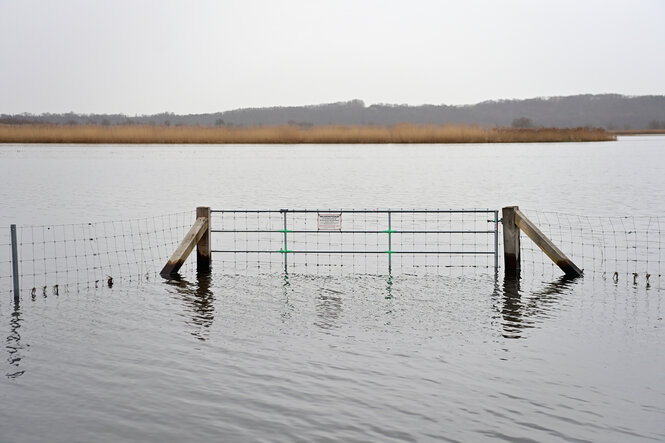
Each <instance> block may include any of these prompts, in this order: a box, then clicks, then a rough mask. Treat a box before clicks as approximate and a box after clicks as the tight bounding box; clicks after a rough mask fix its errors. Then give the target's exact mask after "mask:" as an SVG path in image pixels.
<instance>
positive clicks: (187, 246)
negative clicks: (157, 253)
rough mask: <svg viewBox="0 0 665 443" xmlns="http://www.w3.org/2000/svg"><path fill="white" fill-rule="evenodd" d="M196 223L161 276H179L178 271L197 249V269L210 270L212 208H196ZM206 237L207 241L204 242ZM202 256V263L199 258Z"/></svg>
mask: <svg viewBox="0 0 665 443" xmlns="http://www.w3.org/2000/svg"><path fill="white" fill-rule="evenodd" d="M196 216H197V217H196V221H195V222H194V225H193V226H192V227H191V229H190V230H189V232H188V233H187V235H185V238H183V239H182V241H181V242H180V244H179V245H178V247H177V248H176V250H175V252H174V253H173V255H171V258H169V261H168V262H167V263H166V265H165V266H164V268H163V269H162V270H161V272H160V273H159V275H161V276H162V277H164V278H170V277H171V276H174V275H177V274H178V271H179V270H180V268H181V267H182V265H183V264H184V263H185V260H187V257H189V254H190V253H191V252H192V249H194V245H199V246H198V247H197V269H198V270H201V269H202V268H203V269H204V270H209V269H210V208H208V207H199V208H196ZM204 237H205V241H202V240H203V239H204ZM199 256H201V257H202V258H201V261H199V259H198V257H199Z"/></svg>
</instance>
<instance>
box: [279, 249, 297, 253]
mask: <svg viewBox="0 0 665 443" xmlns="http://www.w3.org/2000/svg"><path fill="white" fill-rule="evenodd" d="M277 252H281V253H282V254H286V253H288V252H293V251H291V250H290V249H280V250H279V251H277Z"/></svg>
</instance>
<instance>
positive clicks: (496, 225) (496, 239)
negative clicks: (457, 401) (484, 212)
mask: <svg viewBox="0 0 665 443" xmlns="http://www.w3.org/2000/svg"><path fill="white" fill-rule="evenodd" d="M498 269H499V211H494V272H496V271H497V270H498Z"/></svg>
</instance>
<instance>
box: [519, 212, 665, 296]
mask: <svg viewBox="0 0 665 443" xmlns="http://www.w3.org/2000/svg"><path fill="white" fill-rule="evenodd" d="M522 212H524V214H525V215H526V216H527V217H528V218H529V220H531V221H532V222H533V223H534V224H535V225H536V226H538V228H539V229H540V230H541V231H542V232H543V233H544V234H545V235H546V236H547V237H548V238H549V239H550V240H552V242H553V243H554V244H555V245H557V246H558V247H559V249H561V250H562V251H563V252H564V253H565V254H566V255H567V256H568V257H569V258H570V259H571V260H572V261H573V262H574V263H575V264H576V265H577V266H578V267H579V268H581V269H583V270H584V275H585V276H600V277H603V278H608V279H613V280H615V281H620V280H624V281H630V282H632V283H635V284H638V283H641V284H650V283H656V282H658V284H660V282H661V280H663V277H664V275H663V274H664V273H665V269H663V259H664V258H665V253H664V252H663V247H664V246H665V233H664V232H663V227H665V216H611V217H606V216H588V215H579V214H568V213H561V212H549V211H537V210H530V209H527V210H525V209H522ZM521 238H522V245H521V250H522V252H521V255H522V268H523V269H532V270H534V271H544V272H547V270H548V269H553V268H555V265H554V264H552V262H551V261H550V260H549V258H547V256H545V254H543V252H542V251H541V250H540V249H539V248H538V247H537V246H536V245H535V244H534V243H533V242H531V240H529V238H528V237H526V236H525V235H522V236H521ZM556 269H558V268H556Z"/></svg>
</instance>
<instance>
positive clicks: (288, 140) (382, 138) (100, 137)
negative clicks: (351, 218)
mask: <svg viewBox="0 0 665 443" xmlns="http://www.w3.org/2000/svg"><path fill="white" fill-rule="evenodd" d="M609 140H616V136H615V135H614V134H611V133H609V132H607V131H605V130H603V129H596V128H573V129H565V128H538V129H513V128H489V129H488V128H482V127H480V126H468V125H413V124H400V125H393V126H356V125H351V126H314V127H307V128H304V127H300V126H296V125H284V126H250V127H235V126H234V127H230V126H220V127H203V126H137V125H125V126H96V125H81V126H76V125H73V126H60V125H0V143H84V144H94V143H120V144H188V143H192V144H208V143H213V144H243V143H246V144H250V143H251V144H254V143H256V144H298V143H311V144H328V143H348V144H356V143H522V142H524V143H527V142H578V141H609Z"/></svg>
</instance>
